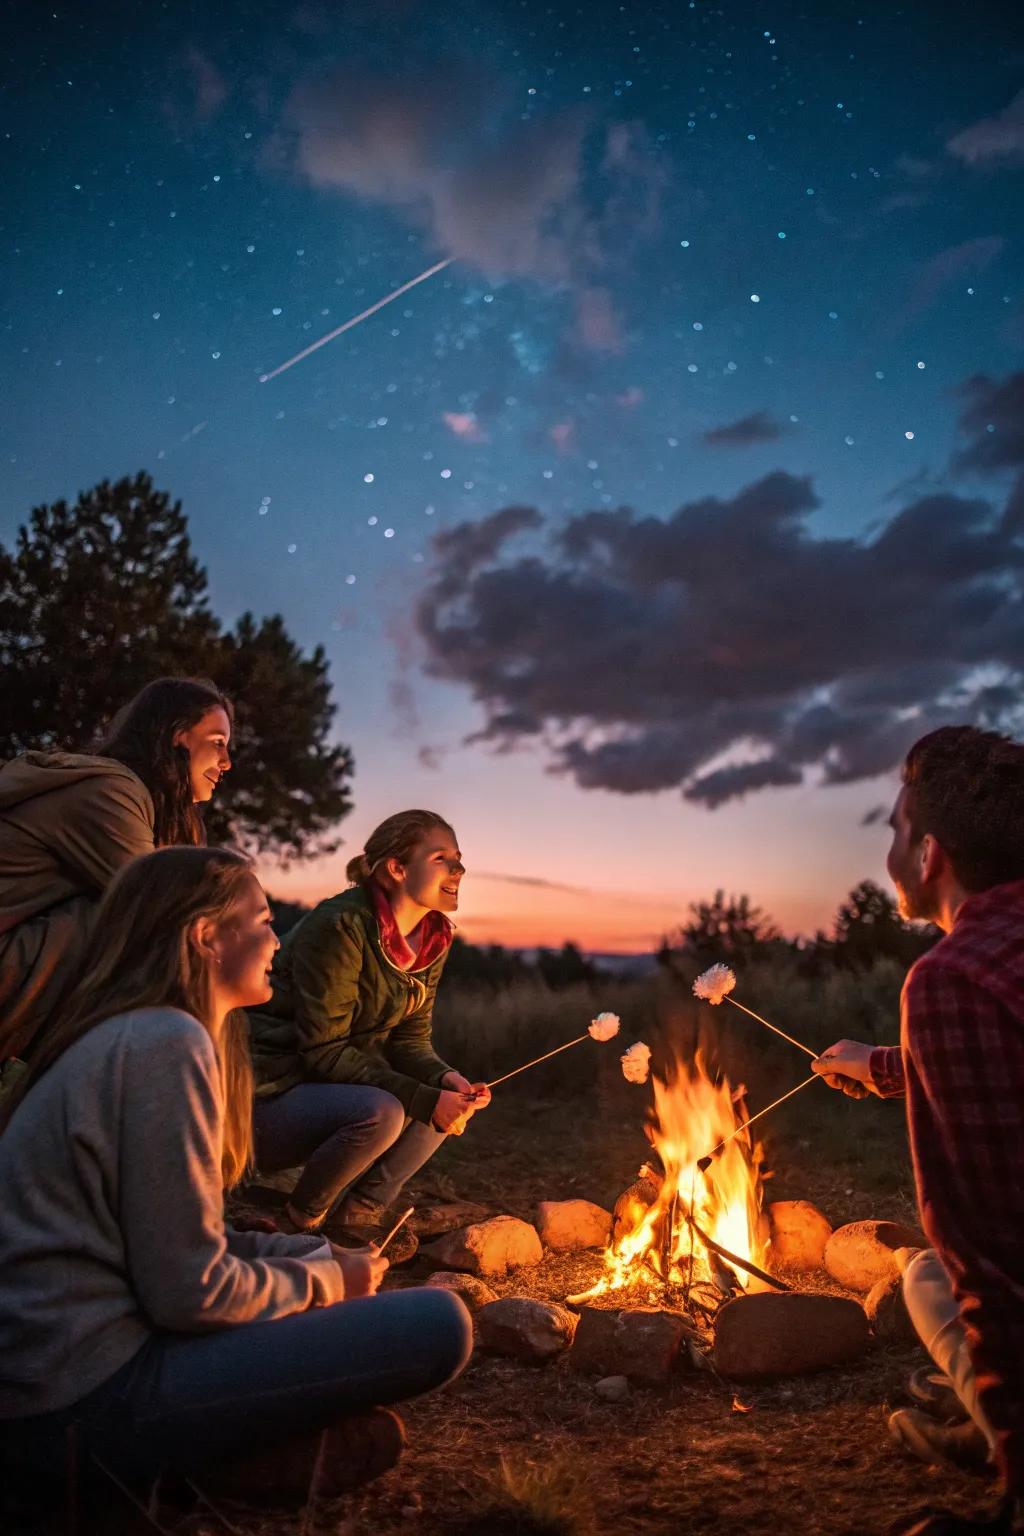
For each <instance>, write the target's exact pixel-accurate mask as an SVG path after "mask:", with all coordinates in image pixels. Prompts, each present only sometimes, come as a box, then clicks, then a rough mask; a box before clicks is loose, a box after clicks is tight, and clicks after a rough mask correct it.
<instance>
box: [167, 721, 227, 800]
mask: <svg viewBox="0 0 1024 1536" xmlns="http://www.w3.org/2000/svg"><path fill="white" fill-rule="evenodd" d="M230 740H231V721H230V720H229V719H228V716H227V711H226V710H223V709H221V708H219V707H218V708H216V709H209V710H207V712H206V714H205V715H203V716H202V718H201V719H199V720H197V721H196V723H195V725H191V726H189V728H188V730H186V731H179V732H178V734H177V735H176V736H175V738H174V745H175V746H176V747H184V748H185V750H186V752H187V753H188V762H189V777H190V779H191V781H192V799H193V800H194V801H195V802H196V803H197V804H202V803H204V802H205V801H207V800H210V799H212V798H213V792H214V790H215V789H216V788H217V784H218V782H219V780H220V778H221V775H222V774H225V773H227V772H228V770H229V769H230V767H231V759H230V757H229V756H228V743H229V741H230Z"/></svg>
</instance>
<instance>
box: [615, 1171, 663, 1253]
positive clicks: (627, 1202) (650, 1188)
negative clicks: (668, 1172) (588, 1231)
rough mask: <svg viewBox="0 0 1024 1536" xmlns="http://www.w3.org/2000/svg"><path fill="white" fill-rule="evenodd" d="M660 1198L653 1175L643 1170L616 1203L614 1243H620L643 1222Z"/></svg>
mask: <svg viewBox="0 0 1024 1536" xmlns="http://www.w3.org/2000/svg"><path fill="white" fill-rule="evenodd" d="M657 1198H658V1185H657V1183H656V1182H655V1180H654V1178H653V1176H652V1175H649V1174H645V1173H644V1172H643V1170H641V1173H640V1177H639V1178H638V1179H637V1180H636V1182H635V1183H634V1184H631V1185H630V1186H629V1188H628V1189H624V1190H623V1191H622V1194H621V1195H620V1196H619V1198H618V1199H617V1200H616V1202H615V1210H614V1213H613V1218H612V1241H613V1242H616V1243H617V1242H618V1241H619V1239H620V1237H625V1236H626V1234H627V1233H628V1232H632V1231H633V1229H634V1227H636V1226H638V1225H639V1223H640V1222H641V1221H642V1220H643V1217H644V1214H645V1212H646V1211H648V1210H649V1209H650V1207H651V1206H652V1205H653V1204H654V1202H655V1200H657Z"/></svg>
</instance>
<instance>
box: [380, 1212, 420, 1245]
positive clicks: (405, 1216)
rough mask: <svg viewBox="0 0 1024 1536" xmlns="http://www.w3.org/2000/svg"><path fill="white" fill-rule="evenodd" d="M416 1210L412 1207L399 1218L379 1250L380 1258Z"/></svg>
mask: <svg viewBox="0 0 1024 1536" xmlns="http://www.w3.org/2000/svg"><path fill="white" fill-rule="evenodd" d="M415 1209H416V1207H415V1206H414V1205H410V1207H409V1209H408V1210H407V1211H403V1212H402V1214H401V1216H399V1218H398V1220H397V1221H396V1222H395V1224H394V1226H393V1227H392V1228H391V1231H390V1232H389V1233H388V1235H387V1237H386V1238H385V1239H384V1241H383V1242H382V1243H381V1245H380V1247H379V1248H378V1249H377V1255H378V1257H379V1256H380V1255H381V1254H382V1253H383V1252H384V1249H385V1248H386V1247H387V1245H388V1243H390V1241H391V1239H392V1238H393V1237H394V1235H395V1233H396V1232H397V1231H398V1230H399V1228H400V1227H404V1226H405V1223H406V1222H407V1221H408V1220H409V1217H410V1216H411V1215H412V1213H413V1211H414V1210H415Z"/></svg>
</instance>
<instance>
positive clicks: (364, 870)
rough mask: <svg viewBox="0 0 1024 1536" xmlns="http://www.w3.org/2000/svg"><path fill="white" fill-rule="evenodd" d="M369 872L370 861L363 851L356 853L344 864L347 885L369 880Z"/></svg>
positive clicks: (359, 883)
mask: <svg viewBox="0 0 1024 1536" xmlns="http://www.w3.org/2000/svg"><path fill="white" fill-rule="evenodd" d="M370 874H371V869H370V861H369V859H368V858H367V857H366V854H365V853H357V854H356V856H355V858H354V859H349V861H348V863H347V864H346V865H345V879H346V880H347V881H348V883H349V885H362V884H363V882H364V881H365V880H369V878H370Z"/></svg>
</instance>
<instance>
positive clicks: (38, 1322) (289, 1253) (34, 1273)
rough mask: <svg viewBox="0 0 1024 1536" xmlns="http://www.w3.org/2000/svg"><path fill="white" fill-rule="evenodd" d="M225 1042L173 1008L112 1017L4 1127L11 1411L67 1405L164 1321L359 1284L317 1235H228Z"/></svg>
mask: <svg viewBox="0 0 1024 1536" xmlns="http://www.w3.org/2000/svg"><path fill="white" fill-rule="evenodd" d="M222 1118H223V1106H222V1100H221V1088H220V1075H219V1070H218V1066H217V1058H216V1054H215V1052H214V1048H213V1043H212V1041H211V1040H210V1037H209V1035H208V1034H207V1032H206V1030H205V1029H204V1028H203V1027H202V1025H201V1024H199V1023H197V1021H196V1020H195V1019H194V1018H192V1017H191V1016H190V1015H189V1014H187V1013H181V1012H179V1011H178V1010H177V1009H174V1008H145V1009H140V1010H138V1011H136V1012H133V1013H127V1014H121V1015H119V1016H118V1017H116V1018H112V1019H107V1020H106V1021H105V1022H104V1023H102V1024H99V1025H97V1026H96V1027H95V1028H94V1029H92V1030H90V1031H89V1033H88V1034H87V1035H85V1036H84V1037H83V1038H82V1039H81V1040H79V1041H78V1042H77V1043H76V1044H75V1045H73V1046H72V1047H71V1048H70V1049H69V1050H67V1051H65V1052H64V1054H63V1056H61V1057H60V1059H59V1060H58V1061H57V1063H56V1064H55V1066H53V1067H52V1068H51V1069H50V1071H49V1072H47V1073H46V1074H45V1076H44V1077H42V1078H41V1079H40V1081H39V1082H38V1083H37V1084H36V1085H35V1086H34V1087H33V1088H32V1090H31V1092H30V1093H29V1095H28V1097H27V1098H26V1099H25V1100H24V1101H23V1103H22V1104H21V1105H20V1106H19V1108H18V1110H17V1112H16V1114H15V1116H14V1118H13V1119H12V1121H11V1123H10V1125H9V1126H8V1128H7V1130H6V1131H5V1132H4V1134H3V1135H2V1136H0V1418H19V1417H22V1416H25V1415H29V1414H36V1413H47V1412H50V1411H51V1410H53V1409H57V1408H63V1407H66V1406H67V1405H68V1404H71V1403H74V1402H76V1401H77V1400H78V1399H79V1398H81V1397H84V1396H85V1395H86V1393H88V1392H91V1391H92V1390H93V1389H94V1388H95V1387H98V1386H100V1385H101V1383H103V1382H104V1381H106V1380H107V1379H108V1378H109V1377H110V1376H112V1375H113V1374H114V1372H115V1371H117V1370H118V1369H119V1368H120V1367H121V1366H122V1365H124V1364H126V1363H127V1361H129V1360H130V1359H131V1358H132V1356H133V1355H135V1354H136V1353H137V1352H138V1350H139V1349H141V1348H142V1346H143V1345H144V1344H145V1343H146V1342H147V1341H148V1340H149V1339H150V1338H151V1337H152V1335H153V1334H154V1332H164V1331H170V1332H173V1333H205V1332H208V1331H210V1330H212V1329H216V1328H224V1327H227V1326H229V1325H231V1324H233V1323H252V1322H262V1321H266V1320H267V1319H269V1318H275V1317H287V1316H288V1315H289V1314H290V1313H293V1312H302V1311H305V1310H306V1309H307V1308H309V1307H317V1306H325V1305H328V1304H330V1303H331V1302H335V1301H340V1300H341V1299H342V1298H343V1296H344V1281H343V1278H342V1272H341V1269H340V1267H339V1266H338V1264H336V1263H335V1261H334V1260H333V1259H332V1258H331V1257H330V1256H329V1254H330V1250H329V1249H328V1248H327V1246H326V1244H324V1243H323V1242H322V1240H321V1239H319V1238H316V1237H290V1236H284V1235H283V1234H277V1233H258V1232H256V1233H233V1232H230V1231H228V1232H225V1228H224V1218H223V1200H222V1193H221V1139H222Z"/></svg>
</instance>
